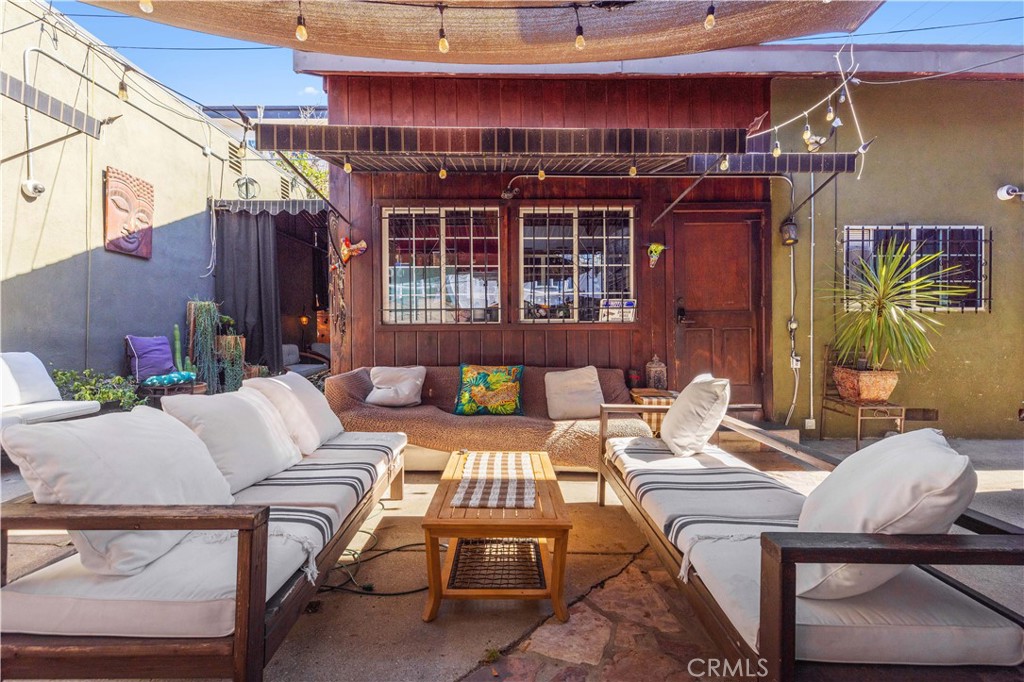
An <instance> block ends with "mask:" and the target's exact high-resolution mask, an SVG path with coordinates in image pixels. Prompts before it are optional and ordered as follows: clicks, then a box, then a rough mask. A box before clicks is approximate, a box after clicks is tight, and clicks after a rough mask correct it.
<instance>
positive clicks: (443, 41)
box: [437, 5, 451, 54]
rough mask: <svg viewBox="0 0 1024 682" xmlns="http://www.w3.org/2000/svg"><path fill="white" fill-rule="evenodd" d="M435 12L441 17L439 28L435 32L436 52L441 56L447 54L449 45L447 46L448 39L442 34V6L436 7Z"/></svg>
mask: <svg viewBox="0 0 1024 682" xmlns="http://www.w3.org/2000/svg"><path fill="white" fill-rule="evenodd" d="M437 11H438V13H439V14H440V15H441V28H440V29H439V30H438V32H437V51H438V52H440V53H441V54H448V50H450V49H451V45H449V44H448V37H447V36H446V35H445V33H444V5H438V6H437Z"/></svg>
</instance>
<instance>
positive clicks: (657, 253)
mask: <svg viewBox="0 0 1024 682" xmlns="http://www.w3.org/2000/svg"><path fill="white" fill-rule="evenodd" d="M667 248H668V247H667V246H665V245H664V244H662V243H661V242H654V243H652V244H650V245H649V246H648V247H647V257H648V258H649V259H650V265H651V267H652V268H653V267H654V266H655V265H657V264H658V259H659V258H661V253H662V252H663V251H664V250H665V249H667Z"/></svg>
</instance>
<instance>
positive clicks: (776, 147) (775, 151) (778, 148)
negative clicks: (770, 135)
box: [772, 140, 782, 159]
mask: <svg viewBox="0 0 1024 682" xmlns="http://www.w3.org/2000/svg"><path fill="white" fill-rule="evenodd" d="M772 156H774V157H775V158H776V159H777V158H779V157H780V156H782V145H781V144H779V141H778V140H775V144H773V145H772Z"/></svg>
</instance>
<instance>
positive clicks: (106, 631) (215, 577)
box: [0, 507, 340, 637]
mask: <svg viewBox="0 0 1024 682" xmlns="http://www.w3.org/2000/svg"><path fill="white" fill-rule="evenodd" d="M339 523H340V519H339V517H338V515H337V513H336V512H335V511H334V510H333V509H329V508H317V507H271V509H270V526H269V530H268V534H269V538H268V542H267V591H266V598H267V599H269V598H270V597H271V596H273V594H274V593H275V592H277V591H278V590H279V589H281V587H282V586H283V585H284V584H285V582H286V581H287V580H288V579H289V578H291V577H292V576H293V575H295V572H296V571H299V570H302V571H304V572H306V574H307V577H312V575H313V574H314V573H315V568H314V569H313V570H311V566H313V564H312V559H313V558H315V557H316V555H317V554H318V553H319V552H320V550H322V549H323V547H324V543H325V542H326V541H327V539H329V538H330V537H331V536H332V535H333V534H334V532H335V530H336V529H337V527H338V524H339ZM234 535H235V533H234V532H233V531H230V532H229V531H194V532H192V533H190V534H188V535H187V536H185V539H183V540H182V541H181V542H180V543H178V544H177V545H175V546H174V547H173V548H172V549H171V550H170V551H169V552H168V553H167V554H165V555H163V556H162V557H160V558H159V559H157V560H156V561H154V562H153V563H151V564H149V565H148V566H146V568H145V569H143V570H142V571H141V572H140V573H137V574H135V575H129V576H109V575H98V574H96V573H93V572H92V571H90V570H88V569H86V568H85V567H84V566H82V562H81V560H80V557H79V556H78V555H74V556H70V557H68V558H66V559H63V560H61V561H58V562H57V563H55V564H51V565H49V566H47V567H45V568H42V569H40V570H38V571H36V572H34V573H31V574H29V575H27V576H25V577H23V578H19V579H18V580H15V581H14V582H12V583H10V584H8V585H6V586H5V587H4V588H3V590H2V591H0V594H2V595H3V609H4V612H3V621H2V631H3V632H4V633H11V632H21V633H29V634H42V635H87V636H89V635H91V636H111V637H223V636H225V635H229V634H231V632H232V631H234V627H235V580H236V568H235V564H236V558H237V549H236V545H237V543H236V542H235V540H234Z"/></svg>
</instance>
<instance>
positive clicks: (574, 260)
mask: <svg viewBox="0 0 1024 682" xmlns="http://www.w3.org/2000/svg"><path fill="white" fill-rule="evenodd" d="M633 220H634V211H633V207H631V206H542V207H522V208H520V209H519V235H520V239H519V242H520V282H521V289H520V292H521V295H520V301H521V308H520V312H519V317H520V320H522V321H523V322H632V321H634V319H635V318H634V316H635V313H636V310H635V305H636V297H635V296H634V293H633Z"/></svg>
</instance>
